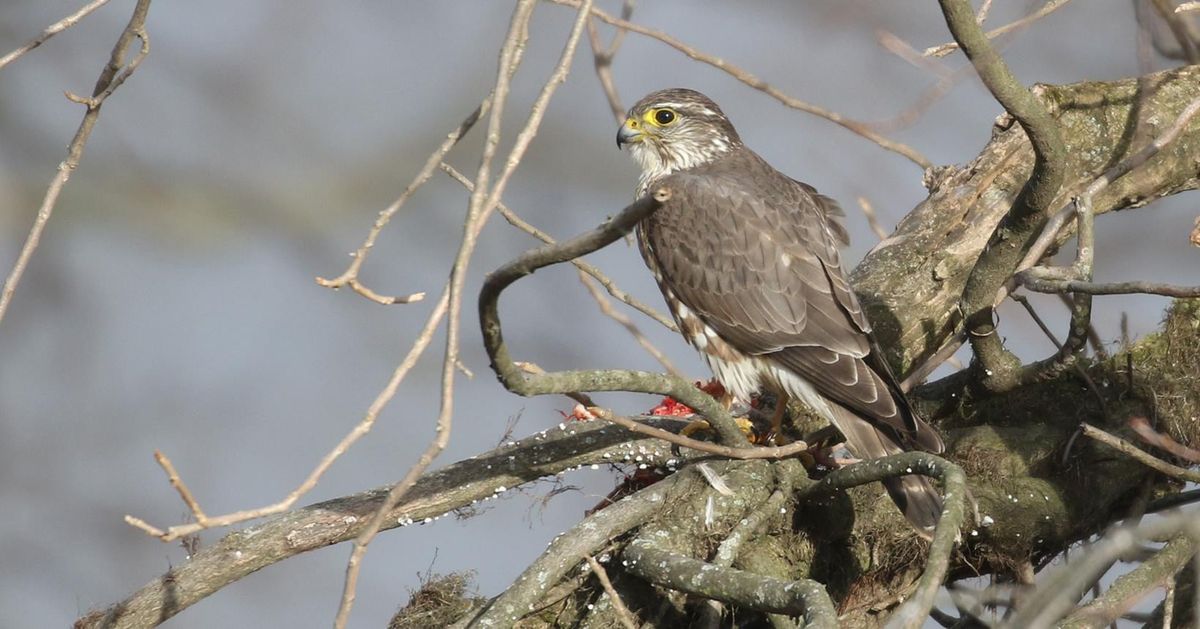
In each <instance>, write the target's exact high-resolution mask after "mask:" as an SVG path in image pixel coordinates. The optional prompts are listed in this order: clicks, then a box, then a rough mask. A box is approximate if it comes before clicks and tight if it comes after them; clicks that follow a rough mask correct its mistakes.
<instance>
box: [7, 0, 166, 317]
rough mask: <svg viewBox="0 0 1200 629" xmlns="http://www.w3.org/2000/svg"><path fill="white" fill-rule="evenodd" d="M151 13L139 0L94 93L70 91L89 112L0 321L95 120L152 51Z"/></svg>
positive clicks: (19, 264) (21, 258)
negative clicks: (135, 49)
mask: <svg viewBox="0 0 1200 629" xmlns="http://www.w3.org/2000/svg"><path fill="white" fill-rule="evenodd" d="M149 12H150V0H138V3H137V5H136V6H134V8H133V15H132V16H130V18H129V23H128V24H127V25H126V26H125V30H123V31H121V35H120V36H119V37H117V43H116V45H114V46H113V49H112V53H111V54H110V55H109V59H108V62H107V63H106V64H105V66H104V69H102V70H101V71H100V77H99V78H98V79H97V80H96V85H95V87H93V88H92V96H91V97H90V98H82V97H79V96H75V95H74V94H70V93H68V94H67V98H68V99H69V100H71V101H74V102H77V103H80V104H82V105H85V106H86V107H87V112H86V113H84V114H83V121H82V122H80V123H79V128H78V129H76V130H75V137H74V138H72V139H71V144H70V146H68V147H67V159H65V160H63V162H62V163H60V164H59V165H58V173H57V174H55V175H54V178H53V179H52V180H51V181H50V186H49V187H48V188H46V195H45V196H44V197H43V198H42V204H41V207H39V208H38V213H37V218H36V219H34V222H33V227H32V228H31V229H30V230H29V235H28V236H27V237H26V238H25V244H24V245H22V246H21V253H20V254H18V255H17V261H16V263H15V264H14V265H13V268H12V271H11V272H10V273H9V274H8V278H6V279H5V280H4V288H3V292H0V321H3V320H4V314H5V313H6V312H8V306H9V304H11V303H12V298H13V293H15V292H16V290H17V285H18V284H19V283H20V282H21V276H22V275H23V274H24V273H25V268H26V267H27V266H29V260H30V259H31V258H33V252H34V251H36V250H37V247H38V243H39V242H41V239H42V232H43V231H45V229H46V224H47V223H49V222H50V215H51V214H52V213H53V212H54V206H55V205H56V204H57V203H58V197H59V195H60V194H61V193H62V190H63V188H64V187H65V186H66V185H67V180H68V179H70V178H71V173H73V172H75V169H76V168H78V167H79V162H80V160H82V159H83V149H84V147H85V146H87V141H88V138H90V137H91V135H92V129H93V128H95V126H96V121H97V120H99V119H100V108H101V106H102V105H104V101H105V100H107V99H108V97H109V96H111V95H112V93H113V92H114V91H116V89H117V88H119V87H120V86H121V85H122V84H124V83H125V81H126V80H127V79H128V78H129V77H130V76H132V75H133V73H134V72H136V71H137V69H138V66H140V65H141V64H142V61H143V60H144V59H145V58H146V55H148V54H150V36H149V35H148V34H147V33H146V14H147V13H149ZM134 39H138V40H141V42H142V45H141V47H140V48H139V49H138V52H137V54H135V55H134V56H133V58H132V59H131V60H130V61H129V62H128V63H126V62H125V55H126V53H127V52H129V46H130V45H131V44H132V43H133V40H134Z"/></svg>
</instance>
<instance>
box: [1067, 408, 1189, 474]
mask: <svg viewBox="0 0 1200 629" xmlns="http://www.w3.org/2000/svg"><path fill="white" fill-rule="evenodd" d="M1080 428H1082V430H1083V435H1084V436H1085V437H1089V438H1091V439H1095V440H1096V441H1099V442H1100V443H1103V444H1104V445H1106V446H1108V447H1110V448H1113V449H1114V450H1117V451H1120V452H1122V453H1124V454H1127V455H1129V456H1130V458H1132V459H1133V460H1135V461H1137V462H1138V463H1141V464H1142V465H1145V466H1146V467H1149V468H1150V469H1153V470H1155V471H1158V472H1162V473H1163V474H1166V475H1167V476H1170V477H1172V478H1178V479H1179V480H1183V481H1187V482H1189V483H1197V482H1200V472H1196V471H1194V470H1189V469H1186V468H1182V467H1179V466H1178V465H1172V464H1170V463H1167V462H1166V461H1164V460H1162V459H1160V458H1158V457H1156V456H1154V455H1152V454H1150V453H1148V452H1146V451H1145V450H1142V449H1141V448H1139V447H1137V446H1135V445H1133V444H1132V443H1129V442H1128V441H1125V440H1124V439H1122V438H1120V437H1117V436H1115V435H1112V434H1109V433H1107V432H1105V431H1103V430H1101V429H1099V428H1096V427H1095V426H1092V425H1090V424H1086V423H1084V424H1080Z"/></svg>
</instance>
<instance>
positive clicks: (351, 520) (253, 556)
mask: <svg viewBox="0 0 1200 629" xmlns="http://www.w3.org/2000/svg"><path fill="white" fill-rule="evenodd" d="M646 421H647V422H648V423H650V424H651V425H654V426H657V427H659V428H675V429H676V430H678V429H680V428H682V427H683V426H684V422H680V421H677V420H668V419H663V418H649V419H647V420H646ZM636 457H641V458H642V460H641V461H640V462H641V463H645V464H646V465H652V466H653V465H661V466H665V467H668V468H674V467H676V466H678V465H681V464H682V461H683V460H684V457H681V456H678V455H675V454H673V453H672V452H671V450H670V448H669V446H668V445H667V444H665V443H663V442H661V441H658V440H655V439H645V438H637V437H634V436H632V435H631V434H630V433H629V432H628V431H627V430H625V429H624V428H621V427H619V426H613V425H609V424H605V423H602V422H572V423H570V424H563V425H562V426H561V427H559V428H553V429H550V430H546V431H544V432H540V433H537V434H535V435H532V436H530V437H527V438H525V439H522V440H520V441H518V442H516V443H514V444H512V445H508V446H504V447H500V448H497V449H495V450H492V451H490V452H486V453H483V454H481V455H478V456H476V457H472V458H471V459H467V460H464V461H460V462H458V463H454V464H452V465H449V466H447V467H445V468H443V469H440V470H438V471H436V472H432V473H430V474H426V475H425V476H423V477H422V478H421V479H420V481H418V482H417V484H416V485H414V487H413V489H412V490H411V491H410V492H409V493H408V494H407V495H406V496H405V497H404V498H403V499H402V500H401V501H400V502H399V503H398V504H397V505H396V506H395V507H394V508H393V509H392V510H391V511H390V512H389V513H388V514H387V517H386V519H385V521H384V523H383V526H382V529H384V530H386V529H393V528H396V527H401V526H407V525H411V524H418V523H431V522H433V521H434V520H436V519H439V518H441V517H443V516H446V515H449V514H450V513H451V512H452V511H454V510H455V509H459V508H462V507H465V506H469V505H473V504H477V503H482V502H484V501H487V500H489V499H492V498H496V497H499V496H501V495H503V494H504V493H506V492H507V491H508V490H509V489H513V488H515V487H518V486H520V485H523V484H525V483H529V482H533V481H535V480H537V479H539V478H544V477H547V476H554V475H556V474H560V473H562V472H564V471H566V470H569V469H573V468H577V467H580V466H586V465H597V464H607V463H622V462H633V461H634V459H635V458H636ZM389 488H390V485H389V486H386V487H381V488H377V489H372V490H369V491H364V492H361V493H358V494H353V495H350V496H345V497H342V498H337V499H334V500H329V501H326V502H321V503H318V504H315V505H312V506H308V507H304V508H301V509H297V510H295V511H290V512H288V513H284V514H280V515H277V516H274V517H271V518H268V519H266V520H264V521H263V522H261V523H259V524H256V525H254V526H251V527H249V528H246V529H244V530H242V531H237V532H233V533H230V534H228V535H226V536H225V537H223V538H222V539H221V540H220V541H218V542H217V543H215V544H213V545H211V546H208V547H206V548H203V549H202V550H200V551H199V552H197V553H196V554H195V555H194V556H192V558H191V559H190V560H189V561H188V562H187V563H185V564H183V565H181V566H178V567H175V568H172V569H171V570H170V571H168V572H167V573H166V574H164V575H162V576H161V577H158V578H156V579H154V580H153V581H151V582H150V583H148V584H146V585H145V586H144V587H142V588H141V589H140V590H138V591H137V592H135V593H134V594H133V595H131V596H130V597H129V598H126V599H125V600H123V601H121V602H120V603H117V604H115V605H113V606H111V607H109V608H108V609H106V610H102V611H97V612H92V613H89V614H87V615H86V616H84V617H83V618H81V619H80V620H79V622H78V624H77V625H76V626H77V627H81V628H84V627H106V628H116V627H152V626H156V625H157V624H159V623H161V622H163V621H165V620H166V619H168V618H170V617H172V616H174V615H176V614H178V613H179V612H181V611H183V610H185V609H187V608H188V607H191V606H192V605H194V604H196V603H197V602H199V601H201V600H202V599H204V598H205V597H207V596H209V595H210V594H213V593H215V592H217V591H218V590H220V589H222V588H224V587H225V586H227V585H229V584H231V583H234V582H236V581H237V580H239V579H241V578H242V577H245V576H247V575H249V574H251V573H253V572H256V571H258V570H261V569H263V568H265V567H267V566H269V565H271V564H274V563H277V562H280V561H283V560H285V559H287V558H289V557H292V556H295V555H298V554H300V553H303V552H307V551H310V550H316V549H319V548H325V547H326V546H329V545H331V544H336V543H339V542H344V541H347V540H350V539H353V538H354V537H356V536H357V535H358V534H360V533H361V532H362V531H363V530H364V529H365V528H366V525H367V522H368V519H369V518H370V517H371V516H372V515H373V514H375V513H376V512H377V511H378V510H379V506H380V505H381V504H383V501H384V499H385V498H386V495H387V493H388V489H389Z"/></svg>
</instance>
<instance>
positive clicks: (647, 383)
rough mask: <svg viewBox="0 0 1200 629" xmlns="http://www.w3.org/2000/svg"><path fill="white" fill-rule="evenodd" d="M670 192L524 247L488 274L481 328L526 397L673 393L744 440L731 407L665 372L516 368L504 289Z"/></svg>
mask: <svg viewBox="0 0 1200 629" xmlns="http://www.w3.org/2000/svg"><path fill="white" fill-rule="evenodd" d="M670 198H671V191H670V190H668V189H666V188H659V189H658V190H656V191H654V192H653V193H651V194H648V195H646V196H644V197H642V198H641V199H638V200H637V201H635V202H634V203H633V204H631V205H629V206H628V207H626V208H625V209H623V210H621V212H620V213H618V214H617V215H616V216H614V217H612V218H611V219H609V221H608V222H606V223H604V224H603V225H601V226H600V227H598V228H596V229H594V230H592V231H591V232H588V233H586V234H583V235H581V236H577V237H575V238H572V239H571V240H568V241H566V242H562V243H559V244H556V245H546V246H544V247H541V248H539V249H534V250H533V251H529V252H526V253H525V254H524V255H522V256H520V257H519V258H517V259H516V260H513V261H512V262H509V263H508V264H505V265H504V266H502V267H500V268H499V269H496V271H494V272H493V273H492V274H491V275H489V276H488V278H487V281H485V282H484V284H483V288H482V289H481V290H480V293H479V324H480V327H481V328H482V329H483V344H484V347H485V348H486V349H487V353H488V357H489V358H490V359H491V365H492V370H494V371H495V372H496V376H497V378H498V379H499V380H500V382H501V384H503V385H504V387H505V388H507V389H508V390H509V391H512V392H513V393H516V394H517V395H523V396H526V397H528V396H533V395H547V394H558V393H567V392H572V391H585V392H586V391H631V392H638V393H656V394H659V395H669V396H671V397H673V398H675V399H676V400H679V401H680V402H683V403H684V404H687V405H688V406H690V407H692V408H694V409H696V410H697V411H698V412H700V413H701V414H703V415H704V417H706V418H707V419H708V420H709V421H710V423H712V425H713V427H714V428H715V429H716V430H717V433H718V434H719V435H720V436H721V439H722V440H723V441H724V442H725V444H726V445H730V446H745V445H748V444H749V442H748V441H747V440H746V436H745V435H743V434H742V432H741V431H740V430H739V429H738V427H737V424H736V423H734V421H733V418H732V417H730V416H729V412H728V411H726V410H725V409H724V408H722V407H721V405H720V404H718V403H717V402H716V400H714V399H713V398H712V397H711V396H709V395H708V394H707V393H704V392H703V391H700V390H699V389H697V388H696V387H695V386H693V385H692V383H690V382H688V381H686V380H683V379H681V378H676V377H673V376H669V375H666V374H652V373H646V372H637V371H625V370H618V369H609V370H603V371H565V372H556V373H547V374H539V375H528V376H527V375H526V374H525V373H524V372H522V371H521V370H520V369H519V368H517V366H516V364H515V363H514V361H513V359H512V355H511V354H510V353H509V350H508V346H507V345H506V344H505V342H504V335H503V332H502V330H501V325H500V313H499V299H500V293H501V292H503V291H504V290H505V289H506V288H508V287H509V286H510V285H512V283H513V282H516V281H517V280H519V279H521V278H522V277H525V276H527V275H530V274H532V273H533V272H534V271H536V270H537V269H540V268H544V267H547V266H550V265H552V264H560V263H562V262H567V261H569V260H573V259H575V258H578V257H580V256H583V255H586V254H588V253H591V252H593V251H596V250H597V249H599V248H601V247H603V246H605V245H607V244H609V243H612V242H614V241H616V240H617V239H619V238H621V237H622V236H624V235H625V234H626V233H628V232H629V230H631V229H633V227H634V226H635V225H637V223H638V222H639V221H641V220H642V219H644V218H646V217H647V216H650V214H652V213H654V212H655V211H656V210H658V208H659V207H661V206H662V204H663V203H665V202H666V201H667V200H669V199H670Z"/></svg>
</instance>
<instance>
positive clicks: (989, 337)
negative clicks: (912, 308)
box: [941, 0, 1068, 391]
mask: <svg viewBox="0 0 1200 629" xmlns="http://www.w3.org/2000/svg"><path fill="white" fill-rule="evenodd" d="M941 5H942V13H943V14H944V15H945V17H946V25H947V26H948V27H949V28H950V32H951V34H953V35H954V39H955V40H956V41H957V42H958V44H959V46H960V47H961V48H962V50H963V52H964V53H966V55H967V58H968V59H970V60H971V64H972V65H974V66H975V70H976V71H977V72H978V73H979V78H980V79H982V80H983V83H984V85H986V86H987V88H988V90H989V91H990V92H991V93H992V95H993V96H995V98H996V100H997V101H999V102H1000V104H1001V105H1002V106H1003V107H1004V109H1005V110H1006V111H1007V112H1008V113H1009V114H1010V115H1011V116H1012V117H1013V118H1015V119H1016V120H1017V122H1018V123H1020V125H1021V127H1022V128H1023V129H1024V130H1025V134H1026V135H1027V136H1028V137H1029V141H1030V143H1031V144H1032V145H1033V153H1034V159H1035V161H1034V165H1033V173H1032V174H1031V175H1030V177H1029V179H1028V180H1027V181H1026V182H1025V185H1024V187H1022V188H1021V192H1020V194H1019V195H1018V196H1017V198H1016V200H1015V201H1014V202H1013V206H1012V209H1011V210H1009V213H1008V215H1007V216H1005V218H1004V220H1003V221H1002V222H1001V223H1000V225H999V227H998V228H997V230H996V233H995V234H994V235H993V237H992V242H991V243H990V245H989V250H988V253H987V255H984V256H982V257H980V259H979V261H978V262H977V264H976V265H975V268H974V269H973V270H972V271H971V276H970V278H969V279H968V280H967V285H966V290H965V291H964V292H963V300H962V312H963V316H964V317H965V321H964V325H965V327H966V329H967V331H968V332H969V338H970V341H971V348H972V350H974V352H975V356H976V358H977V359H978V362H979V364H980V366H981V367H982V369H981V370H980V372H981V374H982V375H983V377H981V378H980V381H981V382H983V383H984V385H985V386H986V387H988V388H989V389H991V390H995V391H1000V390H1007V389H1011V388H1012V387H1013V386H1015V382H1014V378H1013V372H1014V371H1015V370H1016V368H1017V367H1019V365H1020V361H1018V360H1017V359H1016V357H1015V356H1013V355H1012V354H1011V353H1010V352H1008V350H1006V349H1005V348H1004V344H1003V342H1002V341H1001V340H1000V337H999V336H998V335H997V334H996V328H995V325H994V322H993V309H994V302H995V299H996V294H997V292H998V291H999V290H1000V289H1001V287H1003V286H1004V283H1005V282H1006V281H1007V280H1008V278H1009V276H1011V275H1012V272H1013V269H1015V268H1016V266H1017V264H1018V263H1019V262H1020V261H1021V258H1022V256H1023V255H1024V253H1025V251H1026V250H1027V249H1028V248H1029V247H1030V246H1031V245H1032V244H1033V241H1034V239H1036V238H1037V236H1038V234H1039V233H1040V228H1041V226H1042V224H1043V223H1045V221H1046V218H1045V214H1046V211H1047V210H1049V209H1050V207H1051V204H1052V203H1053V202H1054V200H1055V197H1056V196H1057V195H1058V191H1059V189H1060V188H1061V187H1062V185H1063V181H1064V180H1065V179H1066V174H1067V166H1068V155H1067V151H1066V145H1065V144H1063V140H1062V137H1061V136H1060V134H1059V130H1058V123H1057V122H1056V121H1055V120H1054V118H1053V117H1052V116H1051V115H1050V113H1049V112H1048V111H1047V110H1046V108H1045V107H1044V106H1043V105H1042V104H1041V103H1040V102H1038V100H1037V99H1036V98H1035V97H1034V95H1033V94H1032V93H1030V92H1029V90H1027V89H1025V87H1024V86H1023V85H1021V83H1020V82H1019V81H1018V80H1017V78H1016V77H1015V76H1013V74H1012V72H1011V71H1010V70H1009V69H1008V66H1007V65H1006V64H1005V63H1004V59H1003V58H1002V57H1001V56H1000V54H999V53H997V52H996V50H995V49H994V48H992V46H991V43H989V42H988V39H987V35H985V34H984V32H983V29H982V28H980V26H979V23H978V22H976V21H975V12H974V11H973V10H972V9H971V4H970V3H969V2H968V1H967V0H941Z"/></svg>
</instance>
